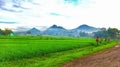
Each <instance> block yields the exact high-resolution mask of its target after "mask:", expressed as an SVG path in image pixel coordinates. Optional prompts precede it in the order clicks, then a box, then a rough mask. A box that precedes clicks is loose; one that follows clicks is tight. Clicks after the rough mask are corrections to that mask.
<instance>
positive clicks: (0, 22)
mask: <svg viewBox="0 0 120 67" xmlns="http://www.w3.org/2000/svg"><path fill="white" fill-rule="evenodd" d="M0 24H16V22H4V21H0Z"/></svg>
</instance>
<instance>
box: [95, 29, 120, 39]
mask: <svg viewBox="0 0 120 67" xmlns="http://www.w3.org/2000/svg"><path fill="white" fill-rule="evenodd" d="M119 34H120V31H119V30H118V29H117V28H108V29H105V28H103V29H101V31H98V32H94V36H99V37H101V38H107V37H109V38H112V39H115V38H118V35H119Z"/></svg>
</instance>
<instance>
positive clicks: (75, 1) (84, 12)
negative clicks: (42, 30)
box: [0, 0, 120, 29]
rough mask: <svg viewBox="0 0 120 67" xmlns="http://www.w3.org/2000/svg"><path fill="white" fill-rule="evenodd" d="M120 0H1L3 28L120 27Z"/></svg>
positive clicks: (0, 11) (0, 12) (1, 25)
mask: <svg viewBox="0 0 120 67" xmlns="http://www.w3.org/2000/svg"><path fill="white" fill-rule="evenodd" d="M119 3H120V0H0V28H18V27H19V28H20V27H49V26H52V25H53V24H56V25H58V26H62V27H64V28H66V29H73V28H76V27H78V26H80V25H82V24H87V25H90V26H94V27H97V28H101V27H105V28H109V27H112V28H118V29H120V25H119V22H120V4H119Z"/></svg>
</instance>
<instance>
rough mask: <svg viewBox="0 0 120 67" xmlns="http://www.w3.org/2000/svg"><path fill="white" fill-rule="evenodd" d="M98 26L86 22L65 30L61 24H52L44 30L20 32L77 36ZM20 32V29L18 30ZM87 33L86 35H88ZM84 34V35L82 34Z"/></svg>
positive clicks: (33, 29)
mask: <svg viewBox="0 0 120 67" xmlns="http://www.w3.org/2000/svg"><path fill="white" fill-rule="evenodd" d="M99 30H100V28H95V27H92V26H88V25H86V24H83V25H80V26H78V27H77V28H75V29H71V30H67V29H65V28H63V27H62V26H57V25H52V26H50V27H49V28H47V29H46V30H44V31H40V30H38V29H36V28H32V29H30V30H27V31H24V32H22V33H25V32H26V34H29V35H52V36H72V37H79V36H81V35H84V33H85V34H86V35H87V34H88V35H91V34H92V32H96V31H99ZM18 32H20V31H18ZM88 35H87V36H88ZM84 36H85V35H84Z"/></svg>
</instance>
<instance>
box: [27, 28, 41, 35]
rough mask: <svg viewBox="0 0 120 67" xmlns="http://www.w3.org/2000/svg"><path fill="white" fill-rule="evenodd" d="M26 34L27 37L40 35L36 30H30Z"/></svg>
mask: <svg viewBox="0 0 120 67" xmlns="http://www.w3.org/2000/svg"><path fill="white" fill-rule="evenodd" d="M26 33H27V34H28V35H40V34H41V32H40V31H39V30H38V29H36V28H32V29H30V30H28V31H27V32H26Z"/></svg>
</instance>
